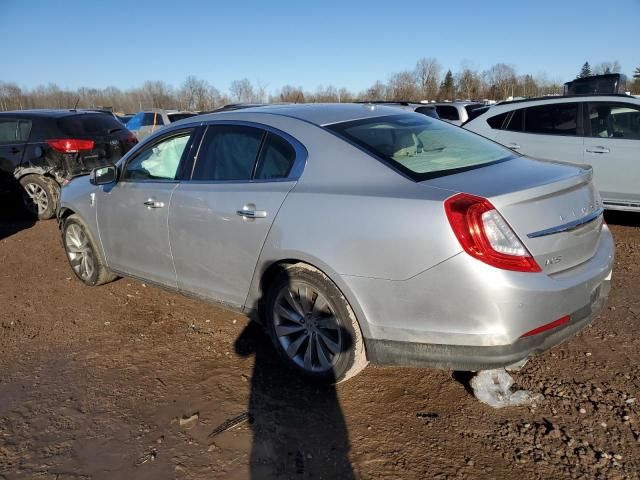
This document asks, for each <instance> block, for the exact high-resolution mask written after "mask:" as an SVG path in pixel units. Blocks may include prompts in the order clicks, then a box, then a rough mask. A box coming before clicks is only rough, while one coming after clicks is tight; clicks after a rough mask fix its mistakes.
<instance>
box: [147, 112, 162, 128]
mask: <svg viewBox="0 0 640 480" xmlns="http://www.w3.org/2000/svg"><path fill="white" fill-rule="evenodd" d="M154 125H164V120H163V119H162V114H161V113H156V112H151V113H145V114H144V116H143V117H142V126H143V127H153V126H154Z"/></svg>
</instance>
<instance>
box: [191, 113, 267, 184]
mask: <svg viewBox="0 0 640 480" xmlns="http://www.w3.org/2000/svg"><path fill="white" fill-rule="evenodd" d="M264 134H265V132H264V131H262V130H260V129H258V128H253V127H246V126H241V125H221V126H210V127H208V128H207V132H206V133H205V136H204V138H203V139H202V144H201V146H200V150H199V151H198V158H197V160H196V164H195V167H194V169H193V175H192V177H191V179H192V180H203V181H221V180H237V181H242V180H250V179H251V177H252V175H253V169H254V167H255V164H256V160H257V158H258V153H259V151H260V145H261V144H262V138H263V136H264Z"/></svg>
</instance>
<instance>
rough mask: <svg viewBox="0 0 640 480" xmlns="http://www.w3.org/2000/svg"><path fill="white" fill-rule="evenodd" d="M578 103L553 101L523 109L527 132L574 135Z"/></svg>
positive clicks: (575, 132)
mask: <svg viewBox="0 0 640 480" xmlns="http://www.w3.org/2000/svg"><path fill="white" fill-rule="evenodd" d="M577 119H578V103H555V104H552V105H541V106H538V107H529V108H527V109H526V111H525V119H524V129H525V132H527V133H539V134H543V135H576V134H577Z"/></svg>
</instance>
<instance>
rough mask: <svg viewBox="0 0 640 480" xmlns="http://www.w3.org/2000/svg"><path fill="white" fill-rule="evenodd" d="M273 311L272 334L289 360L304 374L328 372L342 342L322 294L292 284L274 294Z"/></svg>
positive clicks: (306, 285)
mask: <svg viewBox="0 0 640 480" xmlns="http://www.w3.org/2000/svg"><path fill="white" fill-rule="evenodd" d="M273 310H274V311H273V319H274V327H275V334H276V337H277V339H278V342H279V343H280V345H281V346H282V348H283V349H284V351H285V352H286V354H287V356H288V357H289V359H291V360H292V361H293V362H294V363H295V364H296V365H298V366H299V367H301V368H303V369H304V370H306V371H308V372H313V373H324V372H327V371H329V370H331V368H332V367H333V365H334V363H335V361H336V360H337V358H338V355H339V353H340V352H341V351H342V350H343V349H342V342H343V339H342V335H341V333H340V328H339V324H338V321H337V319H336V316H335V310H334V308H332V306H331V304H330V302H329V301H328V300H327V299H326V298H325V297H324V295H322V294H321V293H320V292H318V290H317V289H315V288H314V287H313V286H311V285H309V284H307V283H303V282H293V283H291V284H289V285H286V286H284V287H283V288H282V289H281V291H280V292H279V293H278V296H277V297H276V300H275V302H274V307H273Z"/></svg>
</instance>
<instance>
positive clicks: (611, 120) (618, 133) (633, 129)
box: [589, 102, 640, 140]
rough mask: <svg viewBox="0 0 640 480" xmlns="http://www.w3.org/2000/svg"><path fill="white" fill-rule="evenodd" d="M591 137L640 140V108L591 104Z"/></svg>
mask: <svg viewBox="0 0 640 480" xmlns="http://www.w3.org/2000/svg"><path fill="white" fill-rule="evenodd" d="M589 123H590V125H591V136H592V137H600V138H628V139H630V140H640V107H637V106H635V105H623V104H611V103H604V102H598V103H590V104H589Z"/></svg>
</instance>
